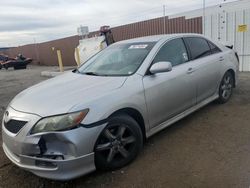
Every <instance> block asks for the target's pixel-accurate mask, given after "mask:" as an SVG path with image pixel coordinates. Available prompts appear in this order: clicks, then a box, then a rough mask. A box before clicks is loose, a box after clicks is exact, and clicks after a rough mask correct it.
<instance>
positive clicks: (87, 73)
mask: <svg viewBox="0 0 250 188" xmlns="http://www.w3.org/2000/svg"><path fill="white" fill-rule="evenodd" d="M83 74H86V75H93V76H100V75H99V74H97V73H96V72H83Z"/></svg>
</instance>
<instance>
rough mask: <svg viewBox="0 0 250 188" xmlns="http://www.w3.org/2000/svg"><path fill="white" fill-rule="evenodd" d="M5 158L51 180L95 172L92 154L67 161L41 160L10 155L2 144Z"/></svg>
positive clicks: (67, 178)
mask: <svg viewBox="0 0 250 188" xmlns="http://www.w3.org/2000/svg"><path fill="white" fill-rule="evenodd" d="M3 150H4V152H5V154H6V156H7V157H8V158H9V159H10V160H11V161H12V162H13V163H14V164H16V165H17V166H19V167H20V168H23V169H25V170H28V171H30V172H32V173H34V174H36V175H38V176H41V177H44V178H48V179H53V180H69V179H72V178H76V177H79V176H81V175H84V174H87V173H90V172H92V171H94V170H95V163H94V153H90V154H87V155H83V156H81V157H78V158H74V159H68V160H52V159H43V158H37V157H31V156H25V155H19V156H18V155H16V154H14V153H12V152H11V151H10V150H9V149H8V148H7V146H6V145H5V144H4V143H3Z"/></svg>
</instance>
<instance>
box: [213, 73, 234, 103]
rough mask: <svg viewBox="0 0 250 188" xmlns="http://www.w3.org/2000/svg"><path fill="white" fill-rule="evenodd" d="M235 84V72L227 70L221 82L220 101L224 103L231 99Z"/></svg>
mask: <svg viewBox="0 0 250 188" xmlns="http://www.w3.org/2000/svg"><path fill="white" fill-rule="evenodd" d="M233 85H234V77H233V74H232V73H231V72H229V71H227V72H226V73H225V74H224V76H223V78H222V80H221V83H220V88H219V98H218V100H217V101H218V102H219V103H221V104H224V103H226V102H227V101H229V99H230V98H231V96H232V93H233Z"/></svg>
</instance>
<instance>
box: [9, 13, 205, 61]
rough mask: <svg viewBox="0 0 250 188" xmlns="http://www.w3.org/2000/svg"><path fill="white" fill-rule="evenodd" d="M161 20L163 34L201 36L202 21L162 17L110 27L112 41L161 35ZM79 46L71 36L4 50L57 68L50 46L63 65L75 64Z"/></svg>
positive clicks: (74, 37) (76, 40)
mask: <svg viewBox="0 0 250 188" xmlns="http://www.w3.org/2000/svg"><path fill="white" fill-rule="evenodd" d="M164 20H165V25H166V34H169V33H202V18H201V17H197V18H191V19H185V17H178V18H173V19H169V18H168V17H166V18H165V19H164V18H163V17H160V18H155V19H151V20H145V21H141V22H137V23H131V24H127V25H122V26H118V27H114V28H111V30H112V33H113V35H114V39H115V41H120V40H125V39H130V38H135V37H143V36H148V35H158V34H163V33H164ZM98 34H99V31H95V32H91V33H90V34H89V37H93V36H95V35H98ZM78 44H79V37H78V36H71V37H67V38H64V39H59V40H54V41H49V42H44V43H39V44H30V45H25V46H20V47H16V48H11V49H9V50H6V51H5V53H6V54H8V55H9V56H16V55H17V54H18V53H22V54H23V55H24V56H27V57H31V58H32V59H34V62H35V63H37V64H41V65H58V63H57V56H56V52H55V51H52V47H55V48H56V49H60V50H61V51H62V59H63V64H64V65H76V62H75V59H74V50H75V47H76V46H77V45H78Z"/></svg>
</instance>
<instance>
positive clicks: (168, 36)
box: [117, 33, 204, 43]
mask: <svg viewBox="0 0 250 188" xmlns="http://www.w3.org/2000/svg"><path fill="white" fill-rule="evenodd" d="M187 36H199V37H204V36H203V35H201V34H196V33H178V34H166V35H152V36H145V37H139V38H133V39H128V40H123V41H119V42H117V43H136V42H158V41H160V40H162V39H164V40H167V39H171V38H175V37H187Z"/></svg>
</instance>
